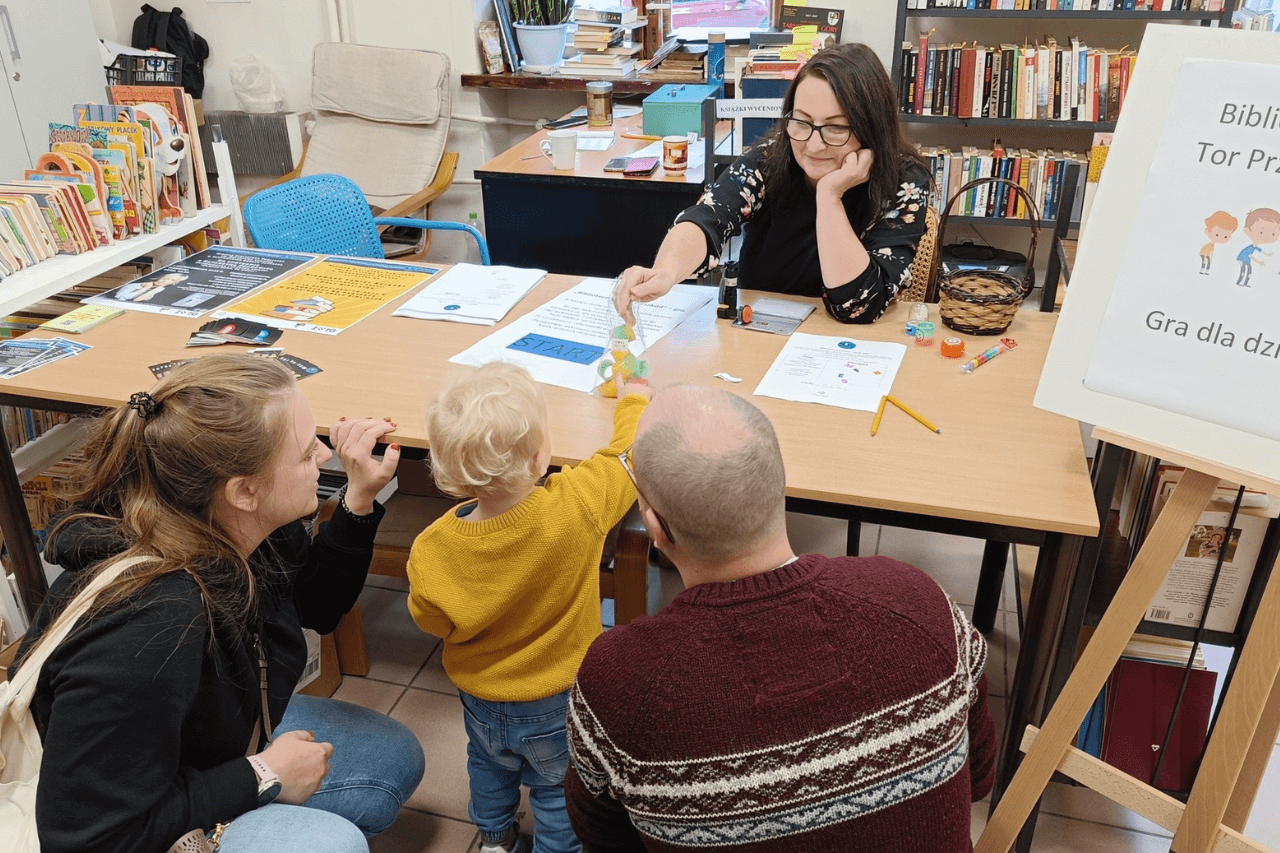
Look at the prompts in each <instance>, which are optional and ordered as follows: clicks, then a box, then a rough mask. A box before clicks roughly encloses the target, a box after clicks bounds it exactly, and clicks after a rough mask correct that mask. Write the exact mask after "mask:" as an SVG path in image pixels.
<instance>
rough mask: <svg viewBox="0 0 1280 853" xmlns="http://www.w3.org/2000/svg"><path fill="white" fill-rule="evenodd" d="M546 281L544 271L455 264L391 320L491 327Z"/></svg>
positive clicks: (398, 311)
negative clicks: (432, 321) (409, 318)
mask: <svg viewBox="0 0 1280 853" xmlns="http://www.w3.org/2000/svg"><path fill="white" fill-rule="evenodd" d="M546 277H547V271H546V270H527V269H520V268H518V267H482V266H476V265H475V264H458V265H457V266H455V267H453V269H451V270H448V271H447V272H445V273H444V274H443V275H441V276H439V277H438V278H436V280H435V281H433V282H431V284H429V285H427V286H426V287H424V288H423V289H422V290H420V291H419V292H418V293H417V294H416V295H415V296H414V297H413V298H412V299H410V300H409V301H408V302H406V303H405V304H404V305H403V306H401V307H400V309H399V310H397V311H396V312H395V314H394V316H396V317H416V318H417V319H419V320H452V321H454V322H455V323H472V324H474V325H477V326H492V325H493V324H494V323H497V322H498V321H499V320H501V319H502V318H503V317H505V316H507V312H508V311H510V310H511V309H512V308H514V307H515V304H516V303H517V302H519V301H520V300H521V299H523V298H524V297H525V295H526V294H528V292H529V291H530V290H533V288H534V286H536V285H537V283H538V282H540V281H542V280H543V279H544V278H546Z"/></svg>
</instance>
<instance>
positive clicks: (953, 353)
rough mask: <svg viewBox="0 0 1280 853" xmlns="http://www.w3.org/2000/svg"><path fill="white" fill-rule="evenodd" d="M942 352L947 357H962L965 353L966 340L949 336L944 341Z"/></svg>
mask: <svg viewBox="0 0 1280 853" xmlns="http://www.w3.org/2000/svg"><path fill="white" fill-rule="evenodd" d="M942 354H943V355H945V356H946V357H947V358H960V357H961V356H963V355H964V341H963V340H961V339H960V338H947V339H946V340H944V341H943V342H942Z"/></svg>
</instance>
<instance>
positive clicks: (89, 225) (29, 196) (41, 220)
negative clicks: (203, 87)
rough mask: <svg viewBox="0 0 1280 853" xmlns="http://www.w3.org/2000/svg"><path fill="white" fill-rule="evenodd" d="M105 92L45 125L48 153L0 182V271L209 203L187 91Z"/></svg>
mask: <svg viewBox="0 0 1280 853" xmlns="http://www.w3.org/2000/svg"><path fill="white" fill-rule="evenodd" d="M110 96H111V100H112V103H111V104H76V105H74V106H73V107H71V108H70V110H69V118H70V123H68V124H62V123H59V122H51V123H50V124H49V151H48V153H46V154H43V155H41V157H40V158H39V159H38V161H37V162H36V164H35V168H34V169H27V170H25V172H24V173H23V174H22V175H21V176H20V177H19V176H13V177H12V178H11V179H10V180H8V181H5V182H4V183H3V184H0V278H3V277H4V276H7V275H12V274H13V273H16V272H18V271H19V270H21V269H25V268H26V267H28V266H32V265H34V264H37V263H39V262H41V261H44V260H47V259H49V258H51V257H54V256H55V255H59V254H71V255H75V254H80V253H82V252H88V251H92V250H93V249H96V248H98V247H100V246H107V245H110V244H112V243H114V242H116V241H117V240H125V239H128V238H130V237H133V236H136V235H139V234H150V233H155V231H156V229H157V228H158V227H159V226H160V225H162V224H164V223H166V222H171V221H177V220H180V219H182V218H184V217H187V216H194V215H195V214H196V213H197V212H198V211H199V210H201V209H204V208H206V207H208V206H209V205H210V204H212V200H211V197H210V194H209V186H208V181H207V178H206V175H205V171H206V170H205V164H204V158H203V154H202V152H201V147H200V145H199V144H198V141H196V140H197V139H198V137H197V136H196V133H195V131H196V111H195V104H194V102H193V101H192V100H191V97H190V96H189V95H187V94H186V93H185V92H184V91H183V90H182V89H181V88H177V87H171V86H112V87H110ZM5 177H7V176H5Z"/></svg>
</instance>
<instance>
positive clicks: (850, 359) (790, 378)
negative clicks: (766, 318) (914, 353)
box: [755, 332, 907, 412]
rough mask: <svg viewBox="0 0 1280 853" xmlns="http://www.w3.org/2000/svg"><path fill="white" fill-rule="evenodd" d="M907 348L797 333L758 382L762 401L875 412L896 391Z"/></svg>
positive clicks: (758, 393)
mask: <svg viewBox="0 0 1280 853" xmlns="http://www.w3.org/2000/svg"><path fill="white" fill-rule="evenodd" d="M906 353H907V348H906V346H905V345H903V344H890V343H884V342H881V341H855V340H851V339H850V338H833V337H827V336H825V335H810V334H806V333H804V332H797V333H795V334H794V335H792V336H791V337H789V338H787V343H786V345H785V346H783V348H782V352H780V353H778V357H777V358H776V359H774V361H773V364H772V365H770V367H769V372H768V373H766V374H765V375H764V378H763V379H761V380H760V384H759V385H758V386H757V387H756V390H755V393H756V394H757V395H758V396H761V397H776V398H778V399H779V400H795V401H797V402H800V403H822V404H823V405H825V406H838V407H839V408H842V409H855V410H859V411H864V412H874V411H875V410H876V409H877V408H878V407H879V405H880V398H881V397H882V396H884V395H885V394H888V393H889V392H890V390H891V389H892V388H893V380H894V377H896V376H897V375H898V368H899V367H900V366H901V365H902V359H903V357H904V356H905V355H906Z"/></svg>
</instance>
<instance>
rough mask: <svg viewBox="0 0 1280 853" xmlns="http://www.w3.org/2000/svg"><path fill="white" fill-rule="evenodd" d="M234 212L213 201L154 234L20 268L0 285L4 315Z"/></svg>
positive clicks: (0, 300)
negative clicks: (193, 213)
mask: <svg viewBox="0 0 1280 853" xmlns="http://www.w3.org/2000/svg"><path fill="white" fill-rule="evenodd" d="M230 215H231V210H230V209H229V208H227V207H226V206H224V205H221V204H215V205H211V206H209V207H206V208H205V209H204V210H201V211H200V212H199V213H197V214H196V215H195V216H188V217H187V218H186V219H183V220H182V221H181V222H176V223H174V224H172V225H161V226H160V227H159V228H157V229H156V233H154V234H140V235H138V236H137V237H131V238H129V239H128V240H117V241H116V242H115V243H112V244H111V245H110V246H102V247H99V248H97V249H94V250H93V251H91V252H82V253H80V254H79V255H57V256H55V257H52V258H49V259H48V260H46V261H41V262H40V263H38V264H35V265H33V266H30V267H27V268H26V269H23V270H19V271H18V272H16V273H14V274H13V275H11V276H8V277H6V278H5V280H4V284H3V286H0V316H4V315H5V314H8V313H10V312H12V311H16V310H18V309H19V308H25V307H26V306H28V305H30V304H32V303H33V302H39V301H40V300H41V299H44V298H45V297H46V296H51V295H53V294H55V293H58V292H59V291H62V290H66V289H67V288H69V287H73V286H75V285H77V284H79V283H80V282H82V281H86V280H88V279H91V278H93V277H94V276H95V275H101V274H102V273H104V272H106V271H107V270H111V269H115V268H116V267H118V266H120V265H121V264H123V263H125V262H126V261H131V260H133V259H134V258H136V257H138V256H139V255H145V254H146V253H147V252H150V251H152V250H153V249H158V248H160V247H161V246H166V245H168V244H169V243H172V242H173V241H174V240H177V239H179V238H181V237H185V236H187V235H188V234H191V233H192V232H194V231H198V230H200V229H201V228H207V227H209V226H210V225H212V224H213V223H215V222H217V221H218V220H219V219H226V218H227V217H228V216H230Z"/></svg>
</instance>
